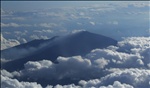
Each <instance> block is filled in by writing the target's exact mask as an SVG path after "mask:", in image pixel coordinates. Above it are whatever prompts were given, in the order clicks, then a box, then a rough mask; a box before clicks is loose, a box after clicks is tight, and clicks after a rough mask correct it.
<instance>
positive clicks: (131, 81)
mask: <svg viewBox="0 0 150 88" xmlns="http://www.w3.org/2000/svg"><path fill="white" fill-rule="evenodd" d="M149 82H150V70H145V69H123V70H120V69H117V70H116V69H115V70H112V73H110V74H108V75H106V76H104V77H102V78H101V79H93V80H89V81H84V80H81V81H80V82H79V84H80V85H82V86H83V88H89V87H100V88H124V87H125V88H141V87H142V88H147V87H148V86H150V84H149ZM121 83H123V84H121ZM111 84H112V85H111ZM105 86H107V87H105Z"/></svg>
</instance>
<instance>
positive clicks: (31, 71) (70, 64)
mask: <svg viewBox="0 0 150 88" xmlns="http://www.w3.org/2000/svg"><path fill="white" fill-rule="evenodd" d="M57 61H58V64H54V63H52V62H51V61H49V60H42V61H34V62H31V61H29V62H27V63H26V64H25V69H24V70H22V71H21V73H20V74H21V75H22V76H29V77H30V78H33V79H35V78H45V79H64V78H71V79H80V78H83V79H88V78H89V77H90V76H91V75H92V76H93V77H98V76H100V75H99V74H98V73H100V70H101V69H102V68H104V67H105V65H107V61H105V60H104V59H99V60H96V61H94V62H93V63H92V62H91V61H90V60H89V59H86V58H85V59H83V58H82V57H81V56H73V57H68V58H67V57H58V58H57ZM102 62H105V63H103V64H100V63H102ZM95 63H97V64H95ZM98 69H99V70H98ZM97 70H98V71H97ZM43 72H44V73H43ZM35 73H38V74H35ZM85 73H87V74H85ZM92 73H93V74H92ZM94 74H95V75H94ZM88 76H89V77H88ZM47 77H48V78H47Z"/></svg>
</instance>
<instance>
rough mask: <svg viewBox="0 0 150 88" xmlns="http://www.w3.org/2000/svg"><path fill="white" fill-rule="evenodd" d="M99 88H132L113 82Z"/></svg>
mask: <svg viewBox="0 0 150 88" xmlns="http://www.w3.org/2000/svg"><path fill="white" fill-rule="evenodd" d="M100 88H134V87H133V86H131V85H128V84H121V83H120V82H119V81H115V82H114V84H113V85H108V86H101V87H100Z"/></svg>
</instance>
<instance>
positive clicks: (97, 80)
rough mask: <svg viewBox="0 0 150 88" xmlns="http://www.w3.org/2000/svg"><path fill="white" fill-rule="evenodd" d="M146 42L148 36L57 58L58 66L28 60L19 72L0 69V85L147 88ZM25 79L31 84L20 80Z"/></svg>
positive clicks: (149, 52)
mask: <svg viewBox="0 0 150 88" xmlns="http://www.w3.org/2000/svg"><path fill="white" fill-rule="evenodd" d="M149 42H150V38H149V37H128V38H125V39H124V40H123V41H120V42H118V45H117V46H109V47H107V48H106V49H94V50H92V51H91V52H90V53H88V54H87V55H85V56H72V57H61V56H60V57H58V58H57V61H58V63H57V64H56V63H53V62H51V61H50V60H41V61H28V62H27V63H26V64H24V67H25V69H22V70H20V71H14V72H8V71H6V70H5V69H3V70H1V85H2V88H5V87H11V88H16V87H19V88H42V87H43V86H42V84H40V83H38V82H36V80H38V79H44V80H53V79H54V80H62V79H66V78H70V79H71V80H78V83H77V84H76V83H71V84H66V85H61V84H57V85H50V82H49V84H47V86H46V88H53V87H54V88H149V87H150V43H149ZM24 77H27V78H29V79H32V80H34V81H33V82H28V81H19V79H21V78H24ZM44 87H45V86H44Z"/></svg>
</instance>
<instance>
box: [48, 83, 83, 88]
mask: <svg viewBox="0 0 150 88" xmlns="http://www.w3.org/2000/svg"><path fill="white" fill-rule="evenodd" d="M46 88H81V87H80V86H76V85H74V84H70V85H59V84H58V85H56V86H51V85H48V86H47V87H46Z"/></svg>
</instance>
